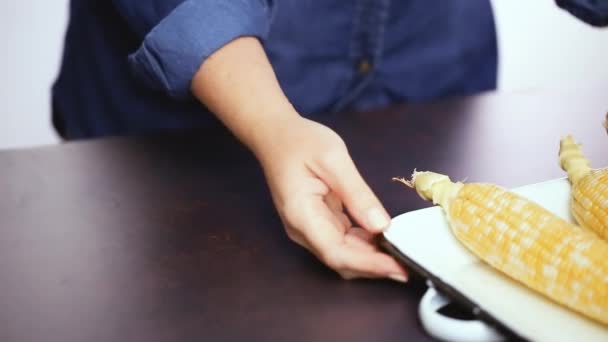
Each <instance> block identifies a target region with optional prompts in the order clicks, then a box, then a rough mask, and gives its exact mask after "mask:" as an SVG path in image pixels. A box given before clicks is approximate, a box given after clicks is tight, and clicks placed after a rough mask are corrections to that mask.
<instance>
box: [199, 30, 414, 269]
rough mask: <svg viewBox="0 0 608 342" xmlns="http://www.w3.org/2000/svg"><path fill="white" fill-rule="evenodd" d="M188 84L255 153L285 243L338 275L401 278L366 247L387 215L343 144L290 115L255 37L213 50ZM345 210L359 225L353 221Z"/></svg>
mask: <svg viewBox="0 0 608 342" xmlns="http://www.w3.org/2000/svg"><path fill="white" fill-rule="evenodd" d="M191 88H192V93H193V94H194V95H195V96H196V97H197V98H198V99H199V100H200V101H201V102H202V103H204V104H205V105H206V106H207V108H209V109H210V110H211V111H213V113H215V115H216V116H217V117H218V118H219V119H220V120H222V122H223V123H224V124H225V125H226V127H228V128H229V129H230V130H231V131H232V132H233V133H234V135H235V136H236V137H237V138H238V139H240V140H241V142H243V144H245V145H246V146H247V147H248V148H249V149H251V150H252V151H253V152H254V153H255V154H256V156H257V158H258V160H259V161H260V163H261V164H262V166H263V168H264V171H265V173H266V179H267V181H268V184H269V186H270V190H271V192H272V197H273V200H274V203H275V205H276V207H277V210H278V212H279V215H280V216H281V219H282V220H283V224H284V225H285V229H286V231H287V234H288V235H289V237H290V238H291V239H292V240H294V241H295V242H297V243H299V244H300V245H302V246H304V247H305V248H307V249H308V250H310V251H311V252H312V253H314V254H315V255H316V256H317V257H318V258H319V259H320V260H321V261H323V262H324V263H325V264H327V265H328V266H329V267H331V268H333V269H334V270H336V271H337V272H338V273H340V275H342V276H343V277H344V278H355V277H369V278H378V277H390V278H392V279H395V280H399V281H405V280H406V279H407V276H406V273H405V270H404V269H403V268H402V267H401V266H400V265H399V264H398V263H397V262H396V261H395V260H394V259H393V258H391V257H390V256H388V255H386V254H384V253H382V252H380V251H379V250H378V249H377V247H376V245H375V244H374V234H377V233H379V232H381V231H382V230H383V229H384V228H386V227H387V226H388V225H389V217H388V215H387V214H386V211H385V210H384V208H382V205H381V204H380V202H379V201H378V199H377V198H376V196H374V194H373V193H372V191H371V190H370V189H369V187H368V186H367V185H366V184H365V182H364V181H363V179H362V178H361V176H360V175H359V172H358V171H357V169H356V168H355V165H354V164H353V161H352V160H351V158H350V156H349V155H348V152H347V150H346V147H345V146H344V142H343V141H342V139H341V138H340V137H339V136H338V135H337V134H336V133H335V132H333V131H332V130H331V129H329V128H327V127H325V126H323V125H320V124H318V123H315V122H313V121H310V120H307V119H304V118H302V117H301V116H300V115H299V114H298V113H297V111H296V110H295V109H294V108H293V106H292V105H291V103H290V102H289V101H288V99H287V98H286V97H285V94H284V93H283V91H282V90H281V87H280V86H279V83H278V81H277V79H276V77H275V75H274V71H273V70H272V66H271V65H270V63H269V62H268V59H267V57H266V54H265V52H264V50H263V48H262V45H261V44H260V42H259V41H258V40H257V39H255V38H253V37H241V38H238V39H235V40H234V41H232V42H230V43H229V44H227V45H225V46H223V47H222V48H221V49H219V50H218V51H216V52H215V53H213V54H212V55H211V56H210V57H209V58H208V59H207V60H205V62H204V63H203V64H202V65H201V68H200V69H199V70H198V72H197V73H196V75H194V79H193V80H192V87H191ZM345 208H346V210H347V211H348V213H349V214H350V216H351V217H353V218H354V220H355V221H356V223H357V224H358V225H360V226H361V227H362V228H357V227H356V226H353V222H351V221H350V219H349V217H348V216H347V215H346V214H345V213H344V209H345Z"/></svg>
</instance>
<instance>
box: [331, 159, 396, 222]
mask: <svg viewBox="0 0 608 342" xmlns="http://www.w3.org/2000/svg"><path fill="white" fill-rule="evenodd" d="M332 153H333V156H331V157H330V158H324V159H323V160H322V161H321V165H319V176H320V177H321V178H322V179H323V181H325V183H327V185H328V186H329V187H330V188H331V189H332V190H333V191H334V192H335V193H336V195H337V196H338V198H339V199H340V200H341V201H342V202H343V203H344V205H345V207H346V208H347V209H348V212H349V213H350V215H351V216H352V217H353V218H354V219H355V220H356V221H357V222H358V223H359V224H360V225H361V227H362V228H364V229H366V230H368V231H370V232H371V233H380V232H382V231H384V230H385V229H386V228H388V226H389V225H390V216H389V215H388V213H387V212H386V210H385V209H384V207H383V206H382V204H381V203H380V201H379V200H378V198H377V197H376V195H374V193H373V191H372V190H371V189H370V187H369V186H368V185H367V183H365V181H364V180H363V177H361V174H360V173H359V171H358V170H357V168H356V166H355V164H354V162H353V160H352V159H351V157H350V155H349V154H348V151H347V150H346V149H344V150H342V151H341V152H340V153H337V152H335V151H334V152H332Z"/></svg>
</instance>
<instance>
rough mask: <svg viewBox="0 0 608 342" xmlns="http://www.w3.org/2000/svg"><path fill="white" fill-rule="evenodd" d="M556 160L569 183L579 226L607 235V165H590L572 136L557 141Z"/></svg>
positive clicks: (573, 214) (607, 237)
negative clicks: (602, 167)
mask: <svg viewBox="0 0 608 342" xmlns="http://www.w3.org/2000/svg"><path fill="white" fill-rule="evenodd" d="M559 162H560V165H561V167H562V169H564V171H566V172H567V173H568V179H569V180H570V183H571V184H572V196H571V202H570V208H571V211H572V216H574V218H575V219H576V221H577V222H578V224H579V225H581V226H582V227H584V228H586V229H589V230H591V231H593V232H595V233H596V234H597V235H599V236H600V237H601V238H604V239H608V169H597V170H594V169H592V168H591V166H590V164H589V160H587V158H585V156H584V155H583V151H582V148H581V146H580V145H579V144H577V143H576V142H575V141H574V139H572V137H571V136H567V137H565V138H564V139H562V140H561V142H560V148H559Z"/></svg>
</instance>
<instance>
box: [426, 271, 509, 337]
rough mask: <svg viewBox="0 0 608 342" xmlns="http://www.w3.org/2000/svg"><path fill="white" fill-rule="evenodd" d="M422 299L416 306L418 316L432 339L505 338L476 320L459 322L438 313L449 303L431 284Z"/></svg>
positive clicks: (459, 320)
mask: <svg viewBox="0 0 608 342" xmlns="http://www.w3.org/2000/svg"><path fill="white" fill-rule="evenodd" d="M428 285H429V288H428V290H427V291H426V293H425V294H424V296H423V297H422V300H421V301H420V304H419V306H418V315H419V316H420V321H421V323H422V326H423V327H424V329H425V330H426V331H427V332H428V333H429V334H430V335H431V336H433V337H435V338H437V339H440V340H443V341H452V342H461V341H462V342H465V341H466V342H495V341H496V342H497V341H504V340H505V337H504V336H503V335H501V334H500V333H499V332H498V331H497V330H495V329H494V328H492V327H491V326H489V325H487V324H486V323H484V322H482V321H478V320H473V321H471V320H461V319H455V318H450V317H447V316H444V315H442V314H441V313H439V312H438V310H439V309H441V308H442V307H444V306H446V305H447V304H449V303H450V300H449V299H448V298H446V297H444V296H442V295H441V294H440V293H439V292H437V290H435V288H433V286H432V283H430V282H428Z"/></svg>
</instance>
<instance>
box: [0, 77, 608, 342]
mask: <svg viewBox="0 0 608 342" xmlns="http://www.w3.org/2000/svg"><path fill="white" fill-rule="evenodd" d="M606 110H608V84H606V85H605V86H604V87H596V88H594V89H591V90H585V91H583V90H572V91H553V92H539V91H536V92H535V91H531V92H526V93H520V94H508V95H500V94H487V95H482V96H476V97H469V98H461V99H453V100H445V101H441V102H436V103H432V104H427V105H412V106H397V107H394V108H390V109H386V110H379V111H374V112H365V113H350V114H340V115H335V116H331V117H328V118H327V119H326V122H327V124H328V125H330V126H331V127H333V128H335V129H336V130H337V131H338V132H339V133H340V134H341V135H342V136H343V137H344V139H345V140H346V142H347V144H348V146H349V148H350V150H351V153H352V156H353V158H354V159H355V161H356V163H357V164H358V166H359V168H360V170H361V172H362V173H363V175H364V177H365V178H366V179H367V180H368V181H369V183H370V185H371V186H372V188H373V189H374V190H375V191H376V192H377V194H378V195H379V197H380V198H381V200H382V201H383V202H384V204H385V205H386V207H387V209H388V210H389V212H390V213H391V214H392V215H397V214H400V213H403V212H406V211H409V210H414V209H418V208H421V207H424V206H427V204H426V203H424V202H422V201H421V200H419V199H418V198H417V196H416V195H415V194H414V193H413V192H408V191H405V190H404V189H403V188H402V187H400V186H398V185H396V184H394V183H391V181H390V179H391V177H393V176H398V175H408V174H410V172H411V171H412V170H413V169H414V168H418V169H419V170H420V169H432V170H436V171H441V172H445V173H448V174H450V175H451V176H452V177H453V178H455V179H463V178H467V179H468V180H470V181H491V182H496V183H500V184H502V185H505V186H509V187H513V186H519V185H523V184H527V183H532V182H538V181H542V180H546V179H550V178H557V177H561V176H563V174H562V172H561V170H560V169H559V167H558V164H557V148H558V140H559V138H560V137H561V136H562V135H565V134H567V133H573V134H575V136H576V138H578V139H579V140H581V141H582V142H583V143H584V144H585V151H586V152H587V154H588V155H589V157H590V158H592V159H593V161H594V162H595V165H596V166H598V167H599V166H606V165H608V153H606V151H607V147H608V136H606V133H605V132H604V131H603V129H602V127H601V121H602V119H603V116H604V113H605V112H606ZM0 194H1V196H0V340H1V341H195V340H206V341H212V340H221V341H241V340H248V339H250V340H263V341H268V340H276V341H284V340H289V341H311V340H321V341H370V340H386V341H403V340H410V341H414V340H430V338H429V337H427V336H426V335H425V333H424V331H423V330H422V328H421V326H420V324H419V322H418V319H417V311H416V308H417V304H418V301H419V299H420V296H421V294H422V293H423V291H424V285H423V284H422V283H421V282H417V281H413V282H411V283H410V284H408V285H400V284H397V283H394V282H390V281H365V280H361V281H343V280H340V279H339V277H337V276H336V275H335V274H334V273H333V272H332V271H330V270H328V269H326V268H325V267H324V266H322V265H321V264H320V263H319V262H317V261H316V260H315V259H314V258H313V257H312V256H311V255H309V254H308V253H307V252H305V251H304V250H302V249H301V248H299V247H297V246H296V245H295V244H293V243H291V242H290V241H289V240H288V239H287V237H286V236H285V234H284V233H283V231H282V228H281V225H280V222H279V220H278V218H277V216H276V214H275V211H274V209H273V207H272V204H271V202H270V197H269V194H268V192H267V190H266V186H265V183H264V180H263V177H262V174H261V172H260V170H259V169H258V167H257V165H256V162H255V161H254V159H253V158H252V157H251V155H250V154H249V153H248V152H247V151H246V150H245V149H243V148H242V147H240V146H239V145H238V144H237V143H236V142H235V141H234V140H233V139H232V137H231V136H230V135H228V134H225V133H219V134H218V133H211V132H210V131H206V130H200V131H194V132H183V133H181V134H168V135H159V136H153V137H147V138H113V139H102V140H98V141H90V142H82V143H68V144H64V145H61V146H56V147H45V148H37V149H28V150H19V151H6V152H1V153H0Z"/></svg>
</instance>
